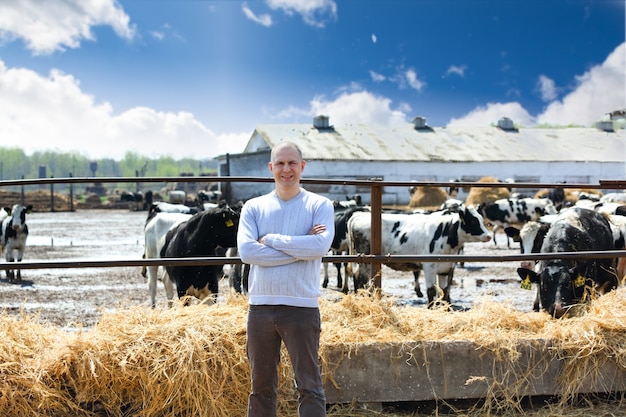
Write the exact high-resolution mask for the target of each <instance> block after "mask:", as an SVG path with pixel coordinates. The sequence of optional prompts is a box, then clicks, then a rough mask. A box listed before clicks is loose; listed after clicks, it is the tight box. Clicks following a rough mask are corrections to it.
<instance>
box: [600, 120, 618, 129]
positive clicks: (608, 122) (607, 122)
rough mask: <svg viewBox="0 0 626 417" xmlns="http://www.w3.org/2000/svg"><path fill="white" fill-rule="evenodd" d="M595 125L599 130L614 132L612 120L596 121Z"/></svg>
mask: <svg viewBox="0 0 626 417" xmlns="http://www.w3.org/2000/svg"><path fill="white" fill-rule="evenodd" d="M596 127H597V128H598V129H600V130H604V131H605V132H615V130H614V129H613V121H612V120H602V121H600V122H598V123H596Z"/></svg>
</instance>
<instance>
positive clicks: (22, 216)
mask: <svg viewBox="0 0 626 417" xmlns="http://www.w3.org/2000/svg"><path fill="white" fill-rule="evenodd" d="M32 210H33V206H32V205H31V204H29V205H28V206H26V207H24V206H22V205H21V204H15V205H14V206H13V208H12V209H11V214H10V216H11V227H12V228H13V230H15V231H17V232H19V231H21V230H24V227H25V226H26V214H27V213H30V212H31V211H32Z"/></svg>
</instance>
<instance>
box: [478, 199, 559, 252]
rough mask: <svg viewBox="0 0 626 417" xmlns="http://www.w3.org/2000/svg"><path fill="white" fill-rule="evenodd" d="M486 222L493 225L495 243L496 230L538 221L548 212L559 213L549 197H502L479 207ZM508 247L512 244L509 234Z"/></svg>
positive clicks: (494, 241)
mask: <svg viewBox="0 0 626 417" xmlns="http://www.w3.org/2000/svg"><path fill="white" fill-rule="evenodd" d="M478 212H479V213H480V214H482V216H483V217H484V219H485V223H487V224H488V223H491V224H492V225H493V243H494V244H496V245H497V242H496V231H497V230H498V229H500V228H502V229H504V228H505V227H508V226H511V225H512V224H522V223H526V222H529V221H532V220H534V221H536V220H538V219H539V218H540V217H541V216H543V215H546V214H557V211H556V208H555V207H554V204H552V201H551V200H550V199H549V198H519V199H512V198H502V199H499V200H496V201H494V202H493V203H491V204H487V203H483V204H481V205H480V206H479V207H478ZM506 244H507V247H508V246H510V242H509V238H508V236H507V241H506Z"/></svg>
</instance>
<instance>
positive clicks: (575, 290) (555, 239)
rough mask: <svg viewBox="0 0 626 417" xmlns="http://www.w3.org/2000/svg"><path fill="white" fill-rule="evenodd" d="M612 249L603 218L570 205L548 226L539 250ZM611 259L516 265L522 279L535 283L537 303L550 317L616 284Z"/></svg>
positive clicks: (609, 232) (566, 260)
mask: <svg viewBox="0 0 626 417" xmlns="http://www.w3.org/2000/svg"><path fill="white" fill-rule="evenodd" d="M614 248H615V241H614V235H613V232H612V230H611V226H610V224H609V221H608V220H607V217H606V216H604V215H602V214H600V213H598V212H596V211H594V210H589V209H584V208H578V207H575V208H571V209H568V210H565V211H564V212H562V213H560V214H559V216H558V217H557V219H556V220H555V221H554V222H553V223H552V225H551V226H550V230H549V231H548V233H547V234H546V236H545V239H544V241H543V244H542V246H541V253H553V252H578V251H604V250H612V249H614ZM614 266H615V260H614V259H611V258H604V259H569V258H567V259H553V260H540V261H539V263H538V264H537V266H536V267H535V269H530V268H518V271H517V272H518V274H519V276H520V278H521V279H522V281H528V282H532V283H536V284H539V295H540V299H541V306H542V307H543V309H544V310H545V311H547V312H548V313H549V314H550V315H552V316H554V317H557V318H559V317H562V316H564V315H565V314H566V313H567V312H568V310H569V309H570V308H571V307H572V306H573V305H576V304H580V303H583V302H587V301H589V300H590V299H591V298H592V297H593V296H596V295H600V294H604V293H606V292H608V291H611V290H613V289H615V288H616V287H617V283H618V281H617V275H616V272H615V268H614Z"/></svg>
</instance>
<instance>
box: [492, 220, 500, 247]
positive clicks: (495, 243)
mask: <svg viewBox="0 0 626 417" xmlns="http://www.w3.org/2000/svg"><path fill="white" fill-rule="evenodd" d="M499 228H500V226H498V225H497V224H494V225H493V229H491V231H492V232H493V244H494V245H496V246H498V243H497V242H496V232H497V231H498V229H499Z"/></svg>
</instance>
